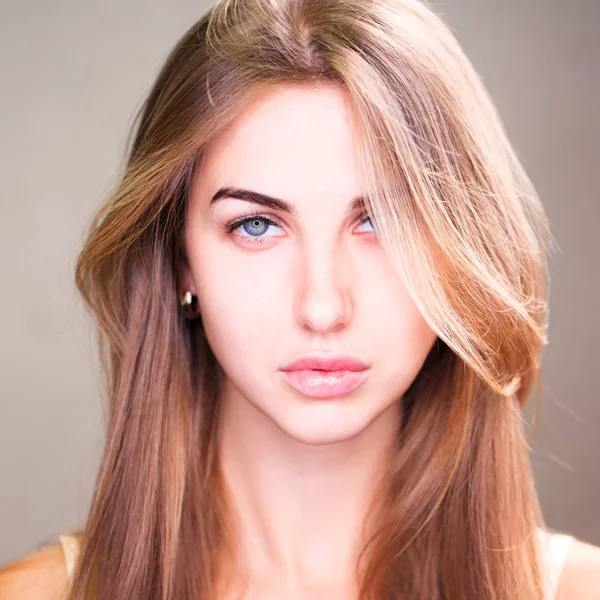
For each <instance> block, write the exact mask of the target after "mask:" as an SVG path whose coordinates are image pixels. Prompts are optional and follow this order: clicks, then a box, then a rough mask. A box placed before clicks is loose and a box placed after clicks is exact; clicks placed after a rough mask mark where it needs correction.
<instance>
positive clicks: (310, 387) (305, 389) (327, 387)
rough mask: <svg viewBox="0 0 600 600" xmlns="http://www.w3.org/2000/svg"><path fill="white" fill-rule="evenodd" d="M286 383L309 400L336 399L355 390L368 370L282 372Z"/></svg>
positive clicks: (367, 373) (367, 374) (301, 370)
mask: <svg viewBox="0 0 600 600" xmlns="http://www.w3.org/2000/svg"><path fill="white" fill-rule="evenodd" d="M281 374H282V375H283V378H284V379H285V380H286V382H287V383H288V384H289V385H290V386H291V387H293V388H294V389H295V390H297V391H299V392H300V393H302V394H304V395H305V396H309V397H311V398H337V397H339V396H344V395H346V394H349V393H350V392H352V391H353V390H355V389H356V388H357V387H358V386H359V385H361V384H362V383H363V382H364V381H365V380H366V379H367V377H368V376H369V369H367V368H365V369H361V370H359V371H349V370H336V371H329V370H321V369H300V370H294V371H286V370H282V371H281Z"/></svg>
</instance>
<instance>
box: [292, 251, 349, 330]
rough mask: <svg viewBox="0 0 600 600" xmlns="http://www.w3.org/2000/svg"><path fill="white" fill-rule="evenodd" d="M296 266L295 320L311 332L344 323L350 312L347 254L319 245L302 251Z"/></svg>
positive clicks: (332, 328) (347, 320)
mask: <svg viewBox="0 0 600 600" xmlns="http://www.w3.org/2000/svg"><path fill="white" fill-rule="evenodd" d="M300 260H301V265H300V266H299V268H298V269H297V273H298V278H297V280H296V281H297V290H296V298H297V303H296V320H297V322H298V324H299V325H300V327H301V328H302V329H305V330H309V331H311V332H313V333H318V334H321V335H322V334H328V333H334V332H337V331H339V330H341V329H343V328H345V327H347V326H348V324H349V323H350V321H351V319H352V314H353V297H352V289H351V277H350V276H351V273H350V270H351V265H350V260H349V257H347V256H346V255H345V254H344V253H343V251H342V250H341V249H340V248H339V247H336V248H335V249H331V250H329V249H325V248H324V247H323V245H321V246H320V247H319V248H315V249H314V250H313V251H312V252H304V253H303V254H302V256H301V258H300Z"/></svg>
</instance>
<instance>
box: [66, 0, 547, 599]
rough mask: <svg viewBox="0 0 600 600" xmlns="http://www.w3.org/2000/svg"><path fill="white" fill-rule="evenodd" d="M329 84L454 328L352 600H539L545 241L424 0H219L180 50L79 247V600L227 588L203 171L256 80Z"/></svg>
mask: <svg viewBox="0 0 600 600" xmlns="http://www.w3.org/2000/svg"><path fill="white" fill-rule="evenodd" d="M326 83H327V84H335V85H340V86H341V87H342V89H343V90H344V93H345V94H346V95H347V97H348V99H349V101H350V103H351V106H352V108H353V111H354V114H355V117H356V126H357V128H358V132H359V136H358V138H359V139H358V140H357V143H358V145H359V152H360V160H361V164H362V166H363V167H364V173H365V177H366V185H367V190H366V191H367V194H366V197H367V199H368V202H369V211H370V213H371V214H372V219H373V222H374V224H375V227H376V230H377V231H378V233H379V235H380V239H381V244H382V246H383V248H384V250H385V252H386V253H387V254H388V255H389V257H390V258H391V260H392V263H393V264H394V265H395V267H396V269H397V272H398V276H399V277H402V279H403V280H404V282H405V283H406V285H407V287H408V289H409V291H410V293H411V295H412V297H413V298H414V300H415V302H416V303H417V306H418V308H419V310H420V311H421V312H422V314H423V315H424V317H425V319H426V320H427V322H428V323H429V325H430V326H431V327H432V329H434V331H435V332H436V333H437V335H438V340H437V342H436V344H435V346H434V348H433V349H432V351H431V353H430V355H429V356H428V358H427V360H426V361H425V363H424V365H423V368H422V370H421V371H420V372H419V374H418V375H417V377H416V379H415V380H414V382H413V383H412V385H411V387H410V388H409V390H408V391H407V392H406V394H405V395H404V396H403V397H402V399H401V410H402V428H401V431H399V434H398V440H397V451H396V453H395V456H394V460H393V463H392V464H391V465H390V467H389V470H388V471H387V472H386V476H385V477H384V478H383V479H382V482H381V485H380V487H379V488H378V489H377V490H374V492H375V493H374V502H373V505H372V510H371V511H370V513H369V517H370V518H372V519H373V520H372V523H373V524H374V531H375V533H374V535H373V536H372V538H371V539H370V541H369V543H368V544H367V545H366V546H365V548H364V550H363V554H362V555H361V568H360V570H358V569H357V573H360V600H384V599H385V600H391V599H400V598H402V599H410V600H418V599H423V600H425V599H428V600H430V599H433V598H436V599H440V600H441V599H445V600H449V599H456V600H459V599H460V600H464V599H465V598H473V599H477V600H484V599H490V600H492V599H493V600H535V599H537V600H541V599H542V598H543V580H542V577H543V572H542V565H541V564H540V562H539V558H538V550H537V542H536V527H538V526H542V525H543V518H542V514H541V510H540V507H539V502H538V499H537V496H536V491H535V486H534V483H533V478H532V473H531V468H530V462H529V456H528V444H527V439H526V436H525V434H524V420H523V417H522V407H523V405H524V404H525V402H526V400H527V398H528V396H529V394H530V392H531V389H532V386H533V384H534V382H537V383H538V384H539V371H540V353H541V349H542V346H543V345H544V344H545V343H546V332H547V300H546V287H547V286H546V281H547V264H546V254H547V251H548V249H549V246H550V244H549V240H550V234H549V231H548V227H547V222H546V219H545V216H544V212H543V209H542V207H541V204H540V202H539V200H538V198H537V196H536V193H535V190H534V189H533V187H532V185H531V183H530V181H529V179H528V178H527V175H526V174H525V172H524V170H523V168H522V166H521V164H520V162H519V160H518V158H517V157H516V155H515V152H514V151H513V149H512V148H511V145H510V143H509V141H508V140H507V136H506V134H505V131H504V129H503V127H502V125H501V122H500V119H499V117H498V114H497V112H496V110H495V108H494V106H493V103H492V101H491V100H490V98H489V96H488V94H487V93H486V91H485V89H484V87H483V85H482V83H481V81H480V79H479V77H478V76H477V74H476V73H475V71H474V70H473V68H472V66H471V64H470V63H469V61H468V60H467V58H466V57H465V56H464V54H463V52H462V51H461V49H460V48H459V45H458V43H457V42H456V40H455V38H454V37H453V35H452V34H451V32H450V31H449V29H448V28H447V27H446V26H445V25H444V24H443V22H442V21H441V20H440V18H439V17H438V16H436V15H435V14H434V13H433V12H432V11H431V10H430V9H429V8H428V7H426V6H425V5H424V4H423V3H421V2H418V1H417V0H279V1H275V0H271V1H270V0H221V1H219V2H218V3H217V4H216V5H215V6H214V8H213V9H212V10H210V11H209V12H208V13H207V14H206V15H205V16H204V17H203V18H202V19H200V20H199V21H198V22H197V23H196V24H194V25H193V26H192V27H191V28H190V29H189V31H187V33H186V34H185V35H184V36H183V38H182V39H181V40H180V41H179V42H178V43H177V45H176V47H175V48H174V49H173V50H172V52H171V54H170V55H169V57H168V59H167V60H166V63H165V64H164V66H163V68H162V70H161V72H160V73H159V75H158V77H157V79H156V82H155V84H154V86H153V88H152V90H151V91H150V93H149V95H148V97H147V99H146V101H145V103H144V105H143V106H142V108H141V110H140V112H139V114H138V118H137V119H136V123H135V125H134V130H132V142H131V143H130V150H129V156H128V160H127V164H126V168H125V171H124V173H123V176H122V179H121V181H120V182H119V184H118V186H117V187H116V189H115V190H114V192H113V193H112V194H111V195H110V197H109V198H108V199H107V200H106V201H105V203H104V204H103V205H102V206H101V207H100V209H99V210H98V212H97V213H96V215H95V216H94V219H93V222H92V224H91V226H90V230H89V232H88V236H87V239H86V241H85V244H84V247H83V249H82V250H81V253H80V255H79V259H78V263H77V269H76V283H77V286H78V288H79V290H80V292H81V294H82V296H83V298H84V300H85V302H86V305H87V307H88V309H89V311H90V313H91V315H92V317H93V318H94V320H95V323H96V325H97V327H98V331H99V344H100V353H101V354H100V356H101V359H102V364H103V367H104V371H105V374H106V379H105V380H106V395H107V400H108V412H107V414H108V422H107V436H106V437H107V439H106V446H105V452H104V456H103V460H102V463H101V469H100V472H99V474H98V479H97V485H96V489H95V493H94V496H93V501H92V505H91V509H90V512H89V515H88V518H87V520H86V523H85V525H84V527H83V528H82V531H81V541H82V545H81V552H80V555H79V560H78V563H77V566H76V570H75V572H74V575H73V578H72V586H71V589H70V594H69V598H70V600H83V599H84V598H85V599H86V600H87V599H90V598H94V599H98V600H100V599H102V600H109V599H110V600H134V599H137V600H149V599H157V600H158V599H161V600H167V599H172V598H176V599H177V600H200V599H201V600H214V599H216V598H218V597H220V598H222V597H224V596H223V595H219V594H222V590H220V589H218V583H219V574H220V573H221V571H222V569H223V568H224V567H223V565H226V564H228V561H230V560H231V557H232V553H233V551H234V544H235V539H234V535H233V533H232V528H231V524H230V512H229V508H228V504H227V502H226V496H225V494H224V488H223V485H222V483H223V482H222V479H221V476H220V472H219V469H218V460H217V452H216V450H217V445H216V435H215V430H216V423H217V421H218V415H219V386H220V376H221V374H220V371H219V365H218V363H217V361H216V359H215V357H214V355H213V354H212V352H211V349H210V347H209V346H208V344H207V341H206V338H205V336H204V335H203V331H202V328H201V325H199V324H198V323H196V322H194V321H192V322H190V321H186V320H185V319H184V318H183V316H182V314H181V311H180V307H179V304H178V292H179V291H180V290H179V282H178V281H177V264H178V261H180V260H185V249H184V247H183V244H182V239H181V232H182V225H183V223H184V222H185V218H186V202H187V194H188V187H189V181H190V178H191V174H192V173H193V171H194V168H195V166H196V165H197V164H198V160H199V158H201V156H202V152H203V149H204V148H205V147H206V144H207V143H208V141H209V140H210V139H212V138H213V137H214V136H215V135H216V134H218V133H219V131H221V130H222V129H223V127H225V126H226V125H227V124H228V123H230V122H231V121H232V119H233V118H235V116H236V115H238V114H239V113H240V111H242V110H243V109H244V108H245V107H246V106H247V105H248V104H249V103H250V102H252V101H253V100H254V99H256V98H257V97H258V96H259V95H260V94H261V93H262V92H265V91H268V90H270V89H273V88H274V87H276V86H278V85H281V84H298V85H305V86H306V85H308V86H317V85H323V84H326ZM365 522H366V520H365Z"/></svg>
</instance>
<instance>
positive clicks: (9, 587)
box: [0, 544, 68, 600]
mask: <svg viewBox="0 0 600 600" xmlns="http://www.w3.org/2000/svg"><path fill="white" fill-rule="evenodd" d="M67 584H68V577H67V570H66V566H65V559H64V553H63V550H62V547H61V546H60V544H56V545H54V546H50V547H49V548H45V549H44V550H38V551H36V552H33V553H31V554H28V555H27V556H24V557H21V558H19V559H17V560H15V561H13V562H11V563H8V564H6V565H3V566H1V567H0V600H33V599H34V598H35V599H36V600H61V599H63V598H64V597H65V592H66V590H67Z"/></svg>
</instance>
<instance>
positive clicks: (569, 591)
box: [556, 539, 600, 600]
mask: <svg viewBox="0 0 600 600" xmlns="http://www.w3.org/2000/svg"><path fill="white" fill-rule="evenodd" d="M598 599H600V547H598V546H593V545H592V544H588V543H586V542H583V541H581V540H577V539H574V540H573V542H572V543H571V546H570V548H569V552H568V554H567V557H566V560H565V566H564V568H563V572H562V575H561V577H560V583H559V586H558V591H557V594H556V600H598Z"/></svg>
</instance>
